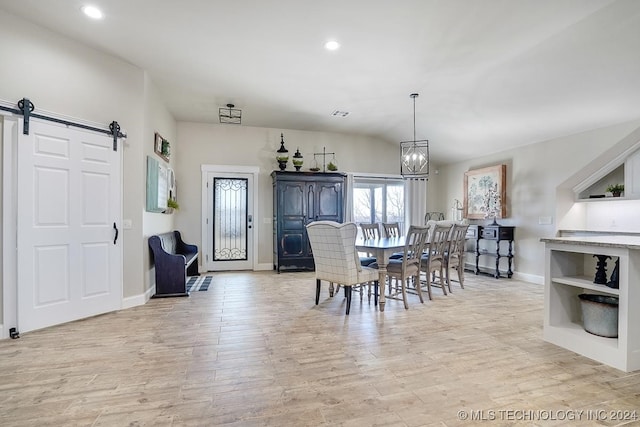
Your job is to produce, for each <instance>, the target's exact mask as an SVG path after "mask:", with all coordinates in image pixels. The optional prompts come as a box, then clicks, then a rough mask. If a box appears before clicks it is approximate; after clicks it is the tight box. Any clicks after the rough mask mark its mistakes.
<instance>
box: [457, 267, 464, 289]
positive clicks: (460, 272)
mask: <svg viewBox="0 0 640 427" xmlns="http://www.w3.org/2000/svg"><path fill="white" fill-rule="evenodd" d="M456 270H458V282H460V287H461V288H462V289H464V267H463V266H462V265H458V266H457V267H456Z"/></svg>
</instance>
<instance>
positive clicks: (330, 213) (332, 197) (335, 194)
mask: <svg viewBox="0 0 640 427" xmlns="http://www.w3.org/2000/svg"><path fill="white" fill-rule="evenodd" d="M317 192H318V208H317V211H316V214H317V216H318V220H331V221H338V222H340V221H342V185H341V184H339V183H319V184H317Z"/></svg>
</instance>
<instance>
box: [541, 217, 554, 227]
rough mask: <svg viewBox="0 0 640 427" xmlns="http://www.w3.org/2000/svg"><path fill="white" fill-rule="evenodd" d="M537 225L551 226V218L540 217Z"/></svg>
mask: <svg viewBox="0 0 640 427" xmlns="http://www.w3.org/2000/svg"><path fill="white" fill-rule="evenodd" d="M538 224H540V225H551V224H553V218H551V217H550V216H540V217H538Z"/></svg>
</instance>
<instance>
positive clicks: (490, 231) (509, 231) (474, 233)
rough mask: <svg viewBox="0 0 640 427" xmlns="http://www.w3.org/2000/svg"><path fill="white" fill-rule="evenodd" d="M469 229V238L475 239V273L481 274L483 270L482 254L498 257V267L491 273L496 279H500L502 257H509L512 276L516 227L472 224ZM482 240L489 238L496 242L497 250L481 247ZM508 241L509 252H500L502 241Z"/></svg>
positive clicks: (508, 274)
mask: <svg viewBox="0 0 640 427" xmlns="http://www.w3.org/2000/svg"><path fill="white" fill-rule="evenodd" d="M468 230H469V231H468V232H467V238H468V239H470V240H472V239H473V240H475V248H474V252H475V256H476V268H475V273H476V274H479V273H481V272H482V271H481V270H480V265H479V264H480V263H479V261H480V257H481V256H490V257H495V259H496V269H495V271H494V272H492V273H490V274H491V275H492V276H493V277H495V278H496V279H499V278H500V277H501V276H500V258H507V265H508V269H507V277H508V278H511V276H513V271H512V270H511V267H512V265H513V241H514V235H515V227H513V226H506V225H471V226H469V229H468ZM481 240H489V241H495V242H496V251H495V252H490V251H489V250H488V249H482V248H481V247H480V241H481ZM501 241H507V242H509V246H508V249H507V253H506V254H504V253H502V252H500V242H501Z"/></svg>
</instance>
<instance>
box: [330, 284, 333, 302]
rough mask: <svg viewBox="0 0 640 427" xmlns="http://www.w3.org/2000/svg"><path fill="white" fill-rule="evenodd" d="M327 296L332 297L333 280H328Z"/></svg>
mask: <svg viewBox="0 0 640 427" xmlns="http://www.w3.org/2000/svg"><path fill="white" fill-rule="evenodd" d="M329 297H331V298H333V282H329Z"/></svg>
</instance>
